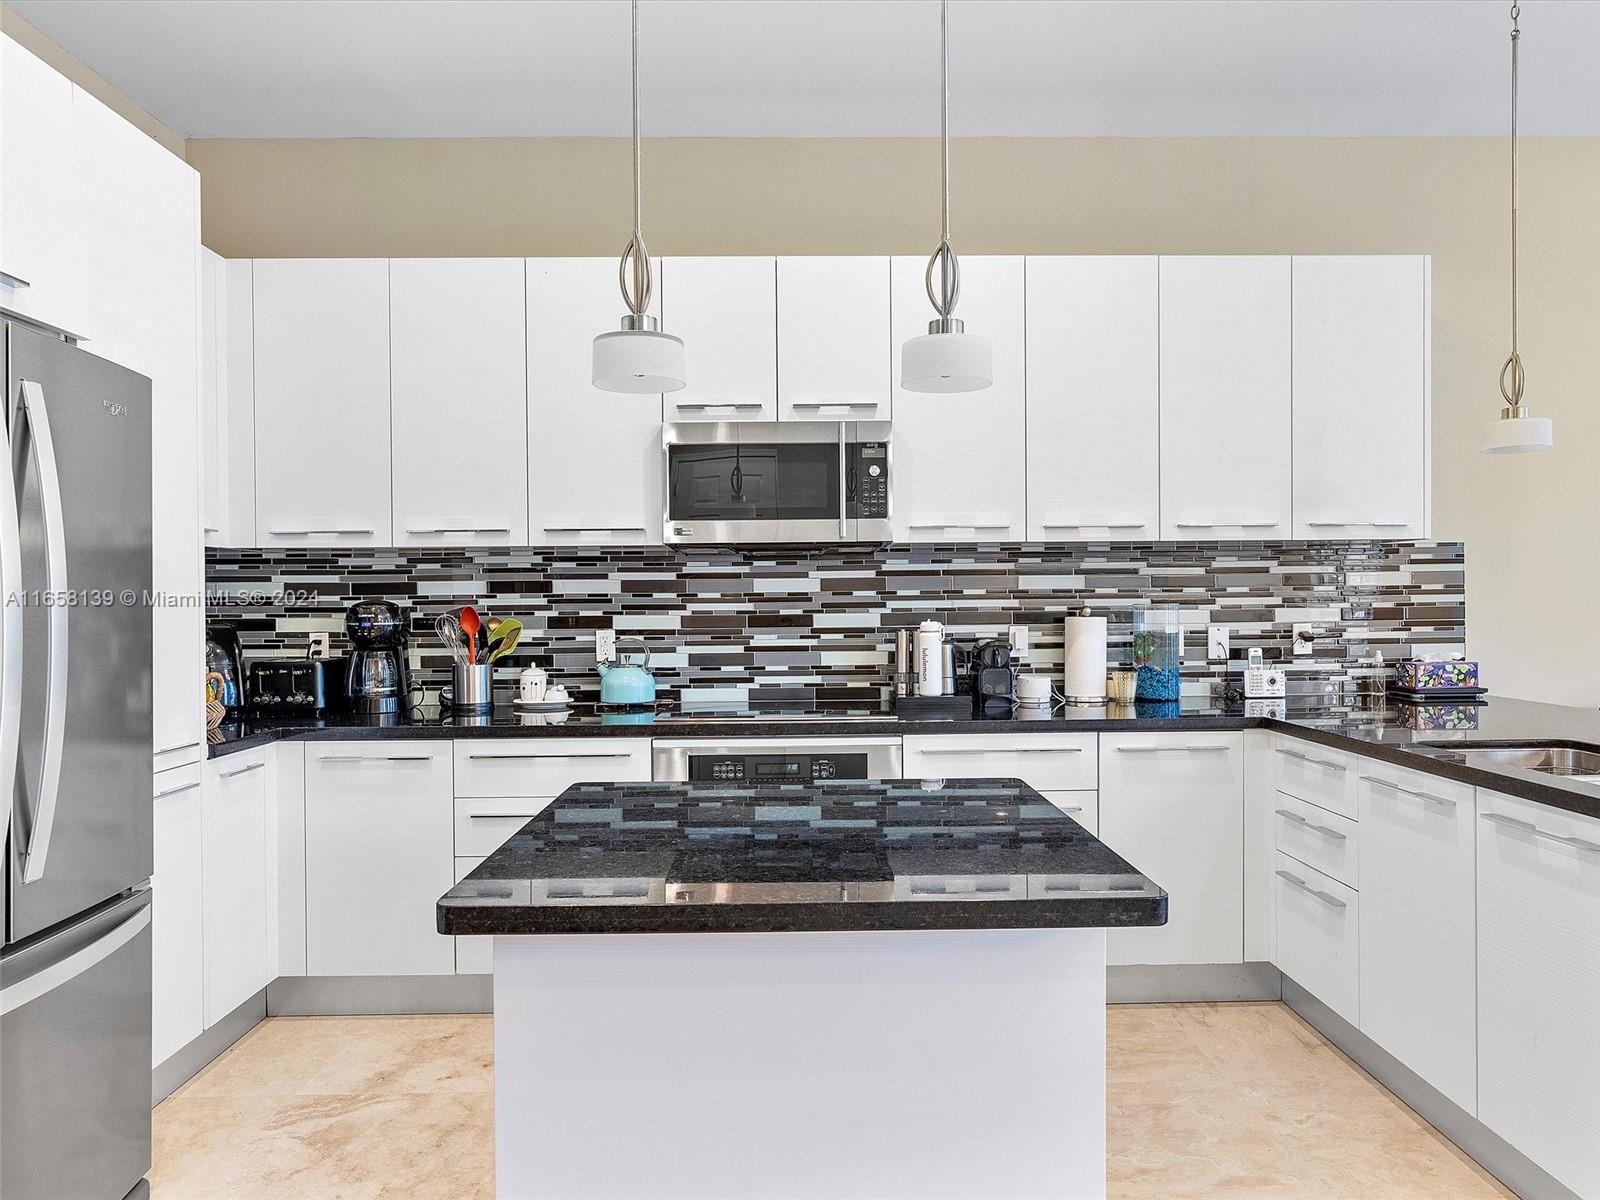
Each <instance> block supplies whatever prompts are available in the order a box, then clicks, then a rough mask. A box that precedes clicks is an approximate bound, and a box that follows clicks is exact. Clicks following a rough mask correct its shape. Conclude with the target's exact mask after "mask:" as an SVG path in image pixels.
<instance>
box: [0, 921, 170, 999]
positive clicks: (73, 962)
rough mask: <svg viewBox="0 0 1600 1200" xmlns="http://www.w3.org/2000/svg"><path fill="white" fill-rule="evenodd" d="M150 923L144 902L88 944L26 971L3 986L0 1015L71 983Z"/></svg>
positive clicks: (0, 993)
mask: <svg viewBox="0 0 1600 1200" xmlns="http://www.w3.org/2000/svg"><path fill="white" fill-rule="evenodd" d="M149 925H150V905H149V903H148V901H147V902H145V903H144V904H142V905H141V906H140V908H139V911H138V912H136V913H134V914H133V915H132V916H131V917H129V918H128V919H127V920H125V921H123V922H122V923H121V924H119V925H116V926H113V927H112V928H111V929H110V930H109V931H108V932H106V933H104V934H102V935H101V936H100V937H98V938H96V939H95V940H94V941H92V942H90V943H89V944H88V945H87V946H84V947H82V948H81V949H79V950H76V951H74V952H73V953H71V954H68V955H67V956H66V957H65V958H58V959H56V960H55V961H54V962H52V963H50V964H49V965H48V966H45V967H43V968H41V969H40V970H38V971H35V972H34V973H33V974H31V975H26V976H24V977H23V978H21V979H19V980H17V981H16V982H15V983H11V984H7V985H6V986H5V987H4V988H0V1017H3V1016H5V1015H6V1014H7V1013H9V1012H12V1011H14V1010H15V1009H19V1008H21V1007H22V1006H23V1005H24V1004H27V1003H29V1002H31V1001H33V1000H37V999H38V998H39V997H40V996H43V995H45V994H46V993H47V992H53V991H55V990H56V988H58V987H60V986H61V985H62V984H64V983H70V982H71V981H72V980H74V979H76V978H77V977H78V976H79V975H82V974H83V973H84V972H85V971H87V970H89V969H90V968H92V967H96V966H98V965H99V964H101V963H103V962H105V960H106V959H108V958H110V957H111V956H112V955H113V954H115V953H116V952H117V951H118V950H120V949H122V948H123V947H124V946H126V945H127V944H128V943H129V942H131V941H133V939H134V938H136V937H138V936H139V934H140V933H141V932H143V931H144V930H145V929H146V928H148V927H149Z"/></svg>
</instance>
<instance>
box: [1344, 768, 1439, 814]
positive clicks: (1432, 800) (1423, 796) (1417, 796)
mask: <svg viewBox="0 0 1600 1200" xmlns="http://www.w3.org/2000/svg"><path fill="white" fill-rule="evenodd" d="M1361 782H1362V783H1370V784H1372V785H1373V786H1374V787H1381V788H1388V789H1389V790H1390V791H1391V792H1398V793H1399V794H1400V795H1402V796H1410V797H1411V798H1412V799H1413V800H1425V801H1427V802H1428V803H1429V804H1437V805H1439V806H1440V807H1442V808H1454V807H1455V806H1456V802H1455V801H1454V800H1451V799H1449V798H1448V797H1446V796H1434V795H1430V794H1429V793H1427V792H1414V791H1412V790H1411V789H1410V788H1403V787H1401V786H1400V785H1399V784H1398V783H1390V782H1389V781H1388V780H1387V779H1374V778H1373V777H1372V776H1370V775H1363V776H1362V777H1361Z"/></svg>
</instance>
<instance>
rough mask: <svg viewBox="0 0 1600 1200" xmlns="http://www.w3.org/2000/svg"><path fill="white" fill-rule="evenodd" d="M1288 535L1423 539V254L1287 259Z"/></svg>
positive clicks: (1425, 274) (1425, 418)
mask: <svg viewBox="0 0 1600 1200" xmlns="http://www.w3.org/2000/svg"><path fill="white" fill-rule="evenodd" d="M1293 304H1294V308H1293V311H1294V536H1295V537H1301V538H1325V537H1337V538H1343V537H1369V538H1371V537H1378V538H1420V537H1427V536H1428V507H1429V505H1428V499H1429V497H1428V490H1429V471H1428V460H1429V450H1428V390H1429V384H1428V374H1429V366H1428V340H1429V335H1428V320H1429V306H1428V260H1427V259H1426V258H1424V257H1421V256H1416V255H1412V256H1396V255H1388V256H1382V257H1378V256H1370V257H1363V256H1353V255H1351V256H1339V257H1334V256H1327V257H1320V256H1319V257H1309V258H1301V257H1297V258H1295V260H1294V302H1293Z"/></svg>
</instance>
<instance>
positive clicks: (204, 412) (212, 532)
mask: <svg viewBox="0 0 1600 1200" xmlns="http://www.w3.org/2000/svg"><path fill="white" fill-rule="evenodd" d="M227 343H228V263H227V260H226V259H224V258H223V257H222V256H221V255H220V254H217V253H215V252H213V251H211V250H207V249H206V248H205V247H204V246H202V247H201V248H200V460H201V461H200V469H201V482H202V484H203V487H202V489H201V494H200V517H201V519H202V520H203V521H204V522H205V526H204V528H203V532H204V533H205V542H206V545H208V546H216V545H222V544H224V541H223V526H225V525H226V524H227V504H226V502H225V500H224V497H223V492H224V490H225V488H226V487H227V482H226V479H225V474H226V472H225V464H226V461H227V460H226V458H225V457H224V456H223V454H222V447H223V444H224V442H225V441H226V437H227V435H226V431H225V427H224V419H223V411H222V410H223V405H224V403H225V401H226V397H227V389H228V381H227V378H226V376H227V361H228V360H227V353H228V350H227Z"/></svg>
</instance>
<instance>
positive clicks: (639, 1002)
mask: <svg viewBox="0 0 1600 1200" xmlns="http://www.w3.org/2000/svg"><path fill="white" fill-rule="evenodd" d="M1166 915H1167V897H1166V893H1165V892H1163V891H1162V890H1161V888H1160V887H1158V886H1157V885H1156V884H1155V883H1153V882H1152V881H1151V880H1149V879H1147V878H1146V877H1145V876H1143V875H1142V874H1140V873H1139V872H1138V871H1137V870H1136V869H1135V868H1134V867H1133V866H1131V865H1130V864H1129V863H1127V862H1126V861H1124V860H1123V859H1122V858H1120V857H1118V856H1117V855H1116V854H1115V853H1113V852H1112V851H1111V850H1109V849H1108V848H1107V847H1106V846H1105V845H1104V844H1102V843H1101V842H1100V841H1098V840H1097V839H1096V838H1095V837H1093V836H1092V835H1091V834H1089V833H1088V832H1087V831H1086V830H1085V829H1084V828H1083V827H1082V826H1080V825H1078V824H1077V823H1076V822H1075V821H1073V820H1071V819H1070V818H1069V817H1067V816H1065V815H1063V814H1062V813H1061V812H1060V811H1058V810H1057V809H1056V808H1055V807H1054V806H1052V805H1051V804H1050V803H1049V801H1047V800H1046V799H1045V798H1044V797H1043V796H1041V795H1040V794H1039V793H1037V792H1035V791H1034V790H1033V789H1032V788H1030V787H1029V786H1027V785H1026V784H1024V783H1023V782H1021V781H1020V780H1016V779H949V780H943V781H917V780H893V781H881V782H880V781H871V782H861V781H829V782H815V783H777V784H758V785H747V784H733V783H700V782H693V783H622V784H607V783H595V784H578V785H575V786H573V787H571V788H569V789H568V790H567V791H566V792H565V793H563V795H562V796H561V797H560V799H559V800H557V801H556V802H555V803H554V804H553V805H551V806H550V808H549V809H547V810H546V811H545V812H544V813H542V814H541V815H540V816H538V817H537V818H535V819H534V820H532V821H530V822H529V823H528V824H527V825H526V826H525V827H524V828H523V829H522V830H521V831H520V832H518V833H517V834H516V835H514V836H513V837H512V838H511V839H510V840H509V841H508V842H507V843H506V844H505V845H504V846H503V847H501V849H500V850H499V851H497V852H496V853H495V854H493V855H491V856H490V857H489V858H488V859H487V860H486V861H485V862H484V863H483V864H482V865H481V866H480V867H479V868H478V869H477V870H475V871H473V872H472V873H471V874H470V875H469V876H468V877H467V878H466V879H464V880H463V881H462V882H461V883H460V884H458V885H457V886H456V887H454V888H452V889H451V890H450V891H449V892H448V893H447V894H446V895H445V896H444V897H443V898H442V899H441V900H440V901H439V905H438V928H439V931H440V932H441V933H448V934H492V935H494V937H495V953H494V1012H495V1059H496V1064H495V1080H496V1082H495V1123H496V1178H497V1184H496V1188H497V1194H498V1195H499V1196H500V1197H502V1198H503V1200H510V1198H517V1200H522V1198H532V1197H539V1198H543V1197H562V1198H563V1200H584V1198H598V1197H630V1198H638V1197H650V1196H662V1197H667V1196H670V1197H689V1196H693V1197H722V1196H727V1197H750V1198H760V1197H780V1196H781V1197H800V1196H804V1197H813V1198H821V1197H874V1198H890V1197H907V1198H911V1197H917V1198H926V1197H933V1196H948V1197H996V1198H998V1197H1011V1198H1020V1197H1031V1196H1039V1197H1044V1196H1052V1197H1060V1196H1072V1197H1092V1196H1102V1195H1104V1192H1105V986H1106V953H1105V930H1106V929H1107V928H1111V927H1125V926H1138V925H1160V924H1163V923H1164V922H1165V920H1166Z"/></svg>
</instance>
